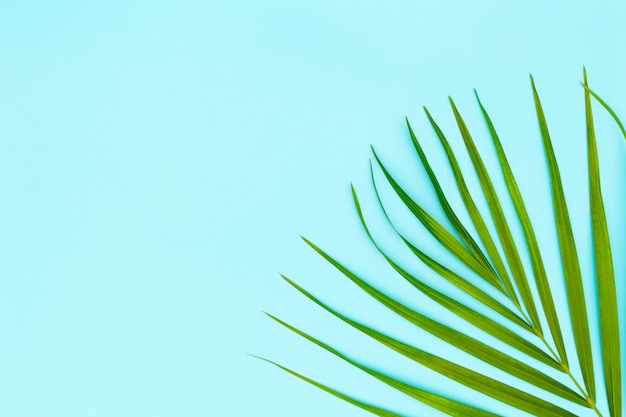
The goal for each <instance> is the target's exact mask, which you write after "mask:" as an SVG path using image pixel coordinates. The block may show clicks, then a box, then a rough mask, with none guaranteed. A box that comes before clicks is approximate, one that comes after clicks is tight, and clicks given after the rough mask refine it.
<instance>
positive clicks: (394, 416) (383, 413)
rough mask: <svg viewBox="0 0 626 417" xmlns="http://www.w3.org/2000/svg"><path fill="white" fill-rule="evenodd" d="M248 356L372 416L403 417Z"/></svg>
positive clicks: (285, 368)
mask: <svg viewBox="0 0 626 417" xmlns="http://www.w3.org/2000/svg"><path fill="white" fill-rule="evenodd" d="M250 356H252V357H253V358H257V359H261V360H262V361H265V362H268V363H271V364H272V365H274V366H277V367H279V368H280V369H282V370H283V371H286V372H288V373H290V374H291V375H294V376H296V377H298V378H300V379H302V380H303V381H306V382H308V383H309V384H311V385H314V386H316V387H318V388H320V389H322V390H324V391H326V392H327V393H329V394H332V395H334V396H335V397H337V398H341V399H342V400H344V401H346V402H349V403H350V404H352V405H356V406H357V407H359V408H362V409H363V410H365V411H369V412H370V413H372V414H374V415H377V416H379V417H403V416H402V415H401V414H397V413H394V412H392V411H389V410H386V409H384V408H380V407H377V406H374V405H371V404H368V403H365V402H363V401H359V400H357V399H356V398H353V397H350V396H349V395H346V394H343V393H341V392H339V391H337V390H335V389H332V388H330V387H329V386H327V385H324V384H321V383H319V382H317V381H314V380H312V379H310V378H307V377H306V376H304V375H302V374H299V373H298V372H295V371H292V370H291V369H289V368H287V367H284V366H282V365H280V364H278V363H276V362H272V361H270V360H268V359H265V358H261V357H260V356H255V355H250Z"/></svg>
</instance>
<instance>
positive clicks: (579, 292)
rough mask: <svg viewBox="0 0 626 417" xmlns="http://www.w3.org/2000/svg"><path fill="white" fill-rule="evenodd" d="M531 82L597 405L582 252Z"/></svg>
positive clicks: (579, 340) (577, 338)
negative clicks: (576, 242) (581, 260)
mask: <svg viewBox="0 0 626 417" xmlns="http://www.w3.org/2000/svg"><path fill="white" fill-rule="evenodd" d="M530 81H531V85H532V90H533V98H534V101H535V108H536V111H537V119H538V121H539V130H540V132H541V138H542V141H543V147H544V151H545V154H546V159H547V161H548V169H549V172H550V182H551V188H552V203H553V205H554V217H555V221H556V230H557V236H558V240H559V251H560V253H561V263H562V265H563V275H564V278H565V291H566V293H567V301H568V307H569V313H570V319H571V323H572V331H573V334H574V342H575V344H576V352H577V354H578V361H579V362H580V366H581V371H582V375H583V380H584V382H585V387H586V389H587V393H588V394H589V398H590V399H591V400H592V401H593V402H595V398H596V395H595V378H594V373H593V362H592V356H591V340H590V337H589V319H588V316H587V305H586V304H585V293H584V291H583V284H582V277H581V274H580V266H579V263H578V253H577V251H576V244H575V243H574V235H573V233H572V226H571V224H570V218H569V212H568V210H567V204H566V202H565V194H564V193H563V185H562V184H561V174H560V173H559V167H558V164H557V161H556V157H555V156H554V150H553V149H552V142H551V140H550V133H549V132H548V124H547V122H546V118H545V115H544V113H543V108H542V106H541V101H540V100H539V94H538V93H537V89H536V87H535V81H534V80H533V78H532V76H531V77H530Z"/></svg>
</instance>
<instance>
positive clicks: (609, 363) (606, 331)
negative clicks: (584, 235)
mask: <svg viewBox="0 0 626 417" xmlns="http://www.w3.org/2000/svg"><path fill="white" fill-rule="evenodd" d="M584 85H585V86H586V85H587V73H586V71H585V73H584ZM585 118H586V120H587V159H588V165H589V205H590V208H591V226H592V229H591V230H592V235H593V254H594V261H595V262H594V263H595V268H596V281H597V285H598V307H599V310H600V345H601V347H602V365H603V370H604V383H605V385H606V395H607V398H608V401H609V410H610V413H611V417H621V416H622V366H621V355H620V332H619V321H618V314H617V294H616V291H615V273H614V271H613V256H612V254H611V242H610V240H609V230H608V226H607V224H606V215H605V212H604V202H603V199H602V189H601V186H600V165H599V163H598V149H597V145H596V135H595V129H594V124H593V114H592V111H591V97H590V93H589V90H585Z"/></svg>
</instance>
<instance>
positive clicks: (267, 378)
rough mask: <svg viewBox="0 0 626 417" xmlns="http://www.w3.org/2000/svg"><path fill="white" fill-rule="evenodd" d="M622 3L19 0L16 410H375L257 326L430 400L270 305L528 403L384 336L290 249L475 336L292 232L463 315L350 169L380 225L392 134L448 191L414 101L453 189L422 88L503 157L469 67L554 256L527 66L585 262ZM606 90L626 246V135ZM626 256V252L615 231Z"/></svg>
mask: <svg viewBox="0 0 626 417" xmlns="http://www.w3.org/2000/svg"><path fill="white" fill-rule="evenodd" d="M625 19H626V5H625V4H624V2H623V1H617V0H616V1H599V2H591V1H585V2H583V1H576V2H571V1H567V2H566V1H553V2H549V4H548V3H546V2H540V1H534V0H533V1H523V2H510V1H495V0H493V1H486V0H472V1H449V0H446V1H439V2H434V3H433V2H424V1H395V2H394V1H392V2H374V1H365V2H363V1H361V2H356V1H295V2H294V1H275V2H253V1H232V2H222V3H218V2H211V1H209V2H206V1H205V2H200V1H197V2H194V1H177V2H165V1H151V2H147V1H127V2H121V1H107V2H104V1H100V2H78V1H75V2H70V1H57V2H43V1H40V2H34V1H21V2H3V4H2V5H0V137H1V142H0V193H1V195H2V203H1V204H0V250H1V253H2V262H0V274H1V276H2V279H1V280H0V373H1V374H2V377H1V378H0V392H2V401H1V402H0V414H2V415H6V416H12V417H31V416H44V415H45V416H50V417H53V416H63V417H72V416H77V417H78V416H81V417H84V416H89V417H92V416H93V417H100V416H102V417H104V416H107V417H108V416H120V417H122V416H144V415H145V416H148V415H149V416H154V417H157V416H190V417H191V416H211V417H212V416H225V417H240V416H254V417H269V416H292V415H297V416H301V417H305V416H311V417H313V416H322V415H329V416H336V415H341V416H362V415H365V413H364V412H363V411H360V410H358V409H356V408H354V407H352V406H350V405H347V404H344V403H343V402H341V401H340V400H337V399H334V398H332V397H330V396H328V395H327V394H324V393H322V392H321V391H318V390H316V389H315V388H312V387H310V386H308V385H306V384H305V383H303V382H301V381H298V380H296V379H295V378H293V377H292V376H289V375H287V374H285V373H282V372H281V371H279V370H277V369H275V368H272V367H270V366H269V365H267V364H265V363H262V362H260V361H257V360H255V359H252V358H249V357H247V356H245V353H246V352H251V353H255V354H259V355H262V356H266V357H269V358H271V359H274V360H277V361H279V362H282V363H284V364H286V365H288V366H290V367H293V368H294V369H296V370H299V371H301V372H303V373H305V374H307V375H310V376H313V377H315V378H319V379H320V380H322V381H324V382H327V383H329V384H331V385H332V386H335V387H337V388H341V389H342V390H343V391H346V392H348V393H351V394H353V395H355V396H357V397H359V398H364V399H368V400H371V401H373V402H376V403H379V404H382V405H386V406H388V407H391V408H393V409H395V410H396V411H399V412H401V413H404V414H406V415H408V416H420V415H429V416H431V415H432V416H434V415H437V414H436V413H434V412H432V411H430V410H428V409H426V408H424V407H421V406H419V405H415V404H414V403H413V402H412V401H410V400H407V399H405V398H403V397H402V396H401V395H399V394H396V393H394V392H393V391H391V390H388V389H386V388H384V387H382V386H381V385H380V384H378V383H377V382H375V381H372V380H371V378H369V377H366V376H364V374H362V373H360V372H358V371H356V370H353V369H351V368H349V367H348V366H346V365H345V364H343V363H341V362H340V361H339V360H337V359H335V358H333V357H331V356H330V355H329V354H327V353H325V352H322V351H320V349H318V348H315V347H313V346H311V345H310V344H308V343H306V342H304V341H303V340H301V339H299V338H298V336H296V335H293V334H290V333H289V332H288V331H287V330H285V329H283V328H280V327H279V326H277V325H276V324H275V323H272V322H271V320H269V319H268V318H266V317H265V316H264V315H263V314H262V313H261V310H267V311H269V312H272V313H274V314H276V315H278V316H279V317H281V318H283V319H285V320H287V321H289V322H291V323H293V324H296V325H298V326H300V327H302V328H304V329H306V330H308V331H310V332H311V333H313V334H314V335H317V336H319V337H320V338H322V339H323V340H326V341H332V342H333V343H334V344H336V345H337V346H338V347H340V348H341V349H344V350H346V351H347V352H349V353H350V354H351V355H353V356H354V357H356V358H359V359H362V360H363V361H365V362H367V363H376V364H377V366H379V367H380V368H381V369H388V370H390V372H392V373H394V374H396V375H398V376H401V377H403V378H406V379H407V380H410V381H412V382H414V383H416V384H418V385H420V386H428V387H431V388H432V389H434V390H436V391H437V392H450V391H452V392H454V393H455V395H457V397H458V398H461V399H466V400H470V401H474V403H477V404H479V405H483V404H484V405H485V406H486V407H490V408H491V409H492V410H494V411H497V412H501V413H507V414H510V415H516V416H517V415H522V414H521V413H517V414H515V412H513V413H511V411H510V409H508V408H506V407H501V406H498V405H496V404H494V403H493V402H490V401H489V400H487V399H483V398H482V397H480V396H475V395H472V394H471V393H469V392H468V391H464V390H462V389H458V388H457V387H455V386H454V385H452V384H450V383H449V382H448V381H446V380H445V379H444V378H439V377H437V376H433V375H432V374H431V373H429V372H427V371H426V370H424V369H423V368H421V367H419V366H415V365H411V364H407V363H406V362H404V361H402V360H400V359H398V358H397V356H395V355H392V354H388V353H386V352H385V350H384V349H381V348H380V347H379V346H377V345H376V344H375V343H373V342H369V341H367V340H366V339H365V337H363V336H362V335H359V334H357V333H356V332H355V331H352V330H350V329H347V328H346V326H345V325H342V324H341V323H338V322H337V320H336V319H333V318H331V317H329V315H328V314H326V313H324V312H323V311H321V310H320V309H319V308H316V307H315V306H312V305H311V303H309V302H307V301H306V300H304V299H303V298H302V297H301V296H299V295H298V294H297V293H296V292H295V291H294V290H292V289H290V288H289V287H288V285H286V284H285V283H284V282H282V281H281V280H280V279H279V278H278V275H277V274H276V272H277V271H278V270H280V271H281V272H283V273H285V274H287V275H288V276H290V277H291V278H293V279H295V280H296V281H298V282H300V283H302V284H303V285H304V286H306V287H307V288H309V289H310V290H311V291H312V292H314V293H315V294H318V295H319V296H320V297H322V298H323V299H325V300H327V301H328V302H329V303H331V304H332V305H335V306H337V307H340V308H341V309H342V310H343V311H346V312H348V313H349V314H350V315H352V316H353V317H357V318H359V319H362V320H364V321H366V322H369V323H372V324H373V325H375V326H377V327H380V328H384V329H388V330H389V332H391V333H393V334H396V335H399V336H401V337H404V338H405V339H406V340H410V341H412V342H414V343H417V344H420V345H421V346H425V347H426V348H427V349H428V348H430V349H431V350H433V349H435V350H437V351H439V352H442V353H446V354H448V355H450V357H452V358H455V357H457V358H459V359H462V358H464V357H462V355H460V354H459V353H458V352H456V351H454V350H453V349H452V348H447V347H446V348H443V347H437V345H435V344H434V343H433V340H432V338H428V337H427V336H426V335H424V334H423V333H421V332H418V331H416V330H413V329H412V328H410V327H409V326H407V325H406V324H405V323H402V322H401V321H398V320H396V319H394V317H393V316H392V315H391V314H390V313H388V312H386V311H384V309H382V308H381V307H378V306H376V305H375V303H373V302H371V301H369V300H368V299H367V298H366V297H364V296H363V295H362V294H361V293H360V292H359V291H358V289H357V288H356V287H353V286H351V285H350V284H349V283H348V282H346V280H345V279H344V278H342V277H341V276H340V275H339V274H338V273H337V272H335V271H334V270H333V269H332V268H331V267H330V266H328V265H327V264H325V263H324V261H323V260H322V259H321V258H319V257H317V256H315V255H314V254H313V253H312V251H311V250H309V249H307V248H306V247H305V245H304V244H303V243H302V242H300V240H299V238H298V234H304V235H306V236H307V237H309V238H311V239H313V240H314V241H315V242H316V243H318V244H320V245H321V246H322V247H324V248H326V249H328V250H329V252H331V253H333V254H334V255H336V256H337V257H338V258H340V259H341V260H343V261H345V262H346V263H347V264H349V265H351V266H353V267H354V268H355V269H356V270H358V271H359V272H362V273H363V274H364V276H365V277H367V278H368V279H370V280H371V281H372V282H375V283H377V285H379V286H380V287H381V288H385V289H387V290H388V291H390V292H391V293H393V294H396V295H397V296H398V297H402V298H403V299H404V300H405V301H406V302H407V303H412V304H413V305H415V306H417V307H421V308H423V309H424V311H426V312H428V313H429V314H432V315H437V314H441V317H442V318H445V314H443V313H441V312H440V311H439V310H437V309H435V308H434V307H430V306H429V305H428V304H426V303H423V302H422V301H421V300H422V299H421V298H420V297H419V295H414V294H413V293H410V292H407V291H406V287H405V286H403V283H402V282H400V281H399V279H398V278H397V277H395V276H393V274H390V273H389V268H387V267H386V266H385V265H384V263H383V262H382V261H381V260H380V259H378V258H377V257H376V256H375V253H374V252H373V250H372V248H371V246H370V245H369V244H368V243H367V241H366V237H365V236H364V234H363V233H362V231H361V230H360V227H359V225H358V223H357V219H356V215H355V213H354V210H353V207H352V205H351V200H350V194H349V187H348V184H349V182H350V181H354V182H355V185H356V187H357V189H358V190H359V191H360V192H361V193H362V195H363V200H364V202H363V203H364V208H365V209H366V214H367V215H368V217H370V218H372V221H373V223H374V225H373V227H375V230H376V231H377V233H380V234H381V235H383V236H384V234H385V233H388V230H386V229H385V227H384V222H382V221H381V220H380V213H379V212H378V211H377V210H376V208H375V205H374V200H373V199H372V194H371V189H370V187H369V183H368V175H369V173H368V159H369V158H370V150H369V145H370V144H374V145H375V146H376V147H377V149H378V150H379V152H380V154H381V156H382V157H383V158H384V159H385V160H386V161H388V163H389V164H390V165H391V166H392V167H393V170H394V172H396V173H397V174H398V176H399V177H401V178H403V179H404V180H405V181H406V184H407V187H409V189H411V190H412V191H413V192H414V194H415V195H418V196H420V197H419V198H420V199H421V201H423V202H424V204H426V205H428V206H429V207H433V208H434V207H435V205H434V204H433V203H432V195H431V194H432V193H431V191H430V189H429V188H428V187H426V183H425V182H423V181H424V180H423V173H422V172H421V171H420V169H419V166H418V164H417V163H416V161H415V156H414V155H413V154H412V153H411V149H410V147H409V142H408V139H407V135H406V132H405V128H404V124H403V123H404V121H403V117H404V116H405V115H408V116H409V117H410V118H411V120H413V123H414V125H415V128H416V130H417V132H418V134H419V135H420V137H423V140H424V145H425V146H426V147H427V150H428V151H429V153H431V154H432V155H433V164H434V165H435V167H436V168H437V169H438V170H439V171H440V172H441V173H442V176H443V177H444V178H447V180H446V181H447V182H446V181H444V185H445V187H446V191H447V192H449V193H450V195H451V198H452V199H453V201H455V204H458V203H459V200H458V196H456V195H455V194H454V187H453V183H452V180H451V177H450V176H449V174H447V173H446V168H445V164H444V161H443V159H442V158H441V152H440V149H439V147H438V145H437V144H436V143H435V141H434V138H433V136H432V133H431V132H430V130H429V129H428V126H427V125H426V123H425V119H424V117H423V114H422V113H421V109H420V107H421V106H422V105H428V106H429V108H430V109H431V110H432V112H433V114H434V115H435V116H436V117H437V118H438V119H440V121H441V124H442V126H444V128H445V129H447V131H448V132H449V133H450V135H451V139H452V140H453V143H454V145H455V147H456V149H458V150H459V152H461V151H462V149H461V148H460V147H458V145H459V144H460V142H459V140H458V137H456V136H454V135H455V133H454V132H455V131H454V129H453V125H452V118H451V115H450V112H449V110H448V108H447V98H446V97H447V95H453V96H454V97H455V99H456V100H457V104H458V105H459V107H460V108H461V110H462V111H463V112H464V113H466V114H467V118H468V120H469V121H470V123H471V124H472V125H473V126H474V127H473V128H474V129H476V130H477V132H478V133H477V138H478V139H477V140H478V142H479V147H481V149H484V150H485V153H486V154H488V155H490V156H489V158H491V159H490V160H489V161H490V165H492V166H493V158H492V155H491V153H490V152H491V148H490V146H489V144H488V142H487V141H486V136H485V135H484V128H483V125H482V123H481V121H480V118H479V117H478V113H477V108H476V105H475V103H474V99H473V95H472V94H473V93H472V88H473V87H476V88H477V89H478V90H479V92H480V93H481V95H482V98H483V100H484V102H485V105H486V106H487V107H488V109H490V110H491V112H492V116H493V118H494V121H495V122H496V124H497V127H498V128H499V129H500V133H501V136H502V139H503V141H504V144H505V147H506V149H507V151H509V153H510V154H511V155H510V158H511V163H512V165H513V168H514V170H515V171H516V172H518V173H519V176H520V179H519V180H520V183H521V187H522V190H523V192H524V193H525V195H526V196H527V198H528V199H529V210H530V211H531V215H533V216H534V218H536V219H537V220H536V221H537V227H538V229H540V230H541V231H542V234H541V235H542V236H541V238H542V245H544V246H545V250H546V251H547V252H546V253H547V254H549V255H550V256H552V258H553V259H551V260H549V261H548V266H549V267H550V268H552V270H551V271H552V275H551V276H553V277H555V280H556V281H557V282H560V275H559V273H560V272H559V269H558V268H559V265H558V262H557V261H556V254H557V252H556V251H555V249H554V245H553V243H554V241H553V239H554V237H553V227H552V223H551V222H550V217H549V214H550V206H549V201H548V188H547V185H546V177H545V168H544V164H543V162H544V160H543V156H542V153H541V148H540V142H539V137H538V135H537V128H536V124H535V120H534V118H533V117H534V115H533V109H532V107H531V106H532V102H531V96H530V89H529V82H528V73H529V72H532V73H533V74H534V75H535V77H536V80H537V83H538V87H539V89H540V92H541V93H542V97H543V99H544V101H545V107H546V112H547V115H548V118H549V122H550V123H551V126H552V128H553V136H554V142H555V148H556V150H557V155H558V157H559V162H560V163H561V170H562V172H563V174H564V175H565V176H566V179H565V187H566V193H567V197H568V198H570V209H571V211H572V217H573V219H574V221H575V222H577V225H578V226H577V227H576V237H577V238H578V239H579V249H580V251H581V257H582V262H583V267H584V268H585V273H586V274H587V277H589V272H590V271H591V263H590V259H589V256H588V252H589V251H588V244H589V231H588V227H587V223H586V215H587V205H586V204H587V203H586V182H585V171H584V169H582V168H581V167H584V166H585V165H584V164H585V150H584V130H583V128H584V125H583V119H582V114H583V113H582V109H583V107H582V89H581V88H580V86H579V84H578V82H579V81H580V80H581V78H582V65H583V64H585V65H586V66H587V68H588V70H589V75H590V83H591V85H592V87H594V88H595V89H596V90H597V91H598V92H599V93H601V94H602V95H603V96H604V98H605V99H606V100H607V101H609V102H610V103H612V104H613V105H614V107H615V109H616V110H617V111H618V113H620V114H622V115H626V103H625V102H624V97H626V79H625V78H624V77H623V74H624V73H626V60H625V59H624V54H623V53H622V50H621V49H620V48H623V45H625V44H626V31H625V30H624V29H623V22H624V21H625ZM596 112H597V113H598V123H599V124H600V125H601V127H599V131H600V133H601V134H602V135H603V136H602V137H601V138H600V139H599V142H600V146H601V162H602V164H603V165H602V166H603V178H604V179H605V181H606V182H605V183H604V191H605V195H607V196H608V195H611V196H610V197H607V211H608V215H609V217H610V221H611V222H612V223H611V233H612V237H613V238H614V240H615V241H614V250H615V251H616V253H621V252H623V248H624V243H625V242H624V238H623V237H622V235H623V233H622V231H623V230H624V227H626V225H625V224H624V220H623V218H622V216H620V212H623V209H624V201H623V198H622V197H621V195H622V194H621V193H622V192H621V190H623V186H624V176H625V175H626V172H624V168H623V167H624V162H625V161H624V159H625V158H624V155H625V152H626V151H625V150H624V146H623V141H622V139H620V137H619V132H618V131H617V130H616V129H615V127H614V126H613V124H612V122H611V120H610V119H608V118H607V117H606V116H604V115H603V114H602V112H601V111H600V109H599V107H597V110H596ZM463 158H465V157H463ZM463 163H464V166H466V167H467V166H468V165H467V160H466V158H465V159H463ZM533 164H537V165H536V166H535V165H533ZM446 175H447V177H446ZM412 176H418V177H419V178H421V180H419V181H417V182H411V181H412V179H413V177H412ZM415 178H417V177H415ZM376 219H378V220H376ZM376 221H378V223H376ZM416 236H419V233H417V234H416ZM383 239H384V238H383ZM386 242H387V241H386ZM424 242H425V244H426V245H427V247H429V248H432V250H433V251H437V248H436V245H432V243H430V242H428V241H424ZM388 244H389V245H393V244H394V242H393V241H392V240H391V239H388ZM428 245H430V246H428ZM389 247H390V248H391V247H392V246H389ZM542 248H543V246H542ZM412 265H413V266H412V267H413V268H414V270H415V271H417V272H420V271H422V272H424V271H425V269H424V267H423V266H421V265H419V264H415V263H414V264H412ZM617 271H618V273H619V274H621V275H620V276H624V273H625V272H626V270H625V265H624V262H623V261H622V259H621V258H620V257H618V259H617ZM424 273H425V272H424ZM591 279H592V277H591V278H588V280H587V284H588V286H589V285H591V283H592V281H591ZM590 288H591V287H590ZM621 288H622V293H623V284H621ZM455 355H458V356H455ZM376 361H377V362H376ZM485 369H487V368H485ZM487 370H488V369H487ZM503 378H504V377H503Z"/></svg>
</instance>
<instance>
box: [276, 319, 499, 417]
mask: <svg viewBox="0 0 626 417" xmlns="http://www.w3.org/2000/svg"><path fill="white" fill-rule="evenodd" d="M266 314H267V313H266ZM268 316H269V317H270V318H272V319H273V320H275V321H276V322H278V323H280V324H281V325H283V326H285V327H286V328H288V329H289V330H291V331H293V332H294V333H296V334H298V335H300V336H302V337H304V338H305V339H307V340H309V341H311V342H313V343H315V344H316V345H318V346H319V347H321V348H323V349H325V350H327V351H328V352H330V353H332V354H333V355H335V356H337V357H339V358H341V359H343V360H344V361H346V362H348V363H349V364H350V365H352V366H354V367H356V368H358V369H360V370H362V371H364V372H366V373H368V374H370V375H371V376H373V377H374V378H376V379H378V380H379V381H381V382H384V383H385V384H387V385H389V386H390V387H392V388H395V389H396V390H398V391H400V392H402V393H404V394H407V395H409V396H411V397H413V398H415V399H417V400H419V401H421V402H423V403H424V404H426V405H429V406H431V407H433V408H435V409H437V410H440V411H443V412H444V413H447V414H449V415H451V416H458V417H469V416H476V417H497V415H496V414H493V413H490V412H488V411H484V410H481V409H480V408H476V407H473V406H471V405H468V404H463V403H461V402H458V401H456V400H453V399H451V398H446V397H442V396H440V395H437V394H433V393H431V392H428V391H426V390H423V389H420V388H418V387H415V386H413V385H410V384H407V383H405V382H402V381H400V380H398V379H396V378H393V377H391V376H389V375H386V374H384V373H382V372H379V371H376V370H374V369H373V368H370V367H367V366H365V365H363V364H362V363H360V362H357V361H355V360H354V359H351V358H349V357H348V356H347V355H345V354H343V353H341V352H339V351H338V350H337V349H335V348H333V347H331V346H329V345H327V344H326V343H324V342H322V341H320V340H318V339H316V338H314V337H313V336H310V335H308V334H307V333H305V332H303V331H301V330H299V329H297V328H295V327H293V326H291V325H289V324H287V323H285V322H284V321H282V320H280V319H279V318H277V317H274V316H272V315H271V314H268Z"/></svg>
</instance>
